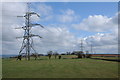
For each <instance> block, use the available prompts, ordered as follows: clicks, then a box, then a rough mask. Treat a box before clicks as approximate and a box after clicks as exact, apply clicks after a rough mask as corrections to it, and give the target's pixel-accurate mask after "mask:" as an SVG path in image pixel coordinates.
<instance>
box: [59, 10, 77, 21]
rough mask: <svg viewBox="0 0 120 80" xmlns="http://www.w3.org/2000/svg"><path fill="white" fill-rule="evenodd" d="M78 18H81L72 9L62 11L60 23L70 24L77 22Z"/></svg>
mask: <svg viewBox="0 0 120 80" xmlns="http://www.w3.org/2000/svg"><path fill="white" fill-rule="evenodd" d="M78 17H79V16H78V15H76V14H75V12H74V11H73V10H72V9H67V10H65V11H62V14H61V15H58V21H60V22H62V23H69V22H73V21H76V20H77V19H78Z"/></svg>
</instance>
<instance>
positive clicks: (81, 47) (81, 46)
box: [80, 39, 83, 52]
mask: <svg viewBox="0 0 120 80" xmlns="http://www.w3.org/2000/svg"><path fill="white" fill-rule="evenodd" d="M80 49H81V51H82V52H83V40H82V39H81V43H80Z"/></svg>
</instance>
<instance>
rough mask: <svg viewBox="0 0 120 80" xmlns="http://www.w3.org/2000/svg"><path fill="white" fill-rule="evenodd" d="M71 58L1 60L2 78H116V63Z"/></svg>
mask: <svg viewBox="0 0 120 80" xmlns="http://www.w3.org/2000/svg"><path fill="white" fill-rule="evenodd" d="M72 57H75V56H74V55H72V56H69V55H68V56H67V55H65V56H62V59H54V57H53V56H52V58H51V59H50V60H49V59H48V57H47V56H41V57H40V58H39V59H38V60H34V59H33V58H32V59H31V60H30V61H26V60H25V59H22V61H16V59H3V61H2V66H3V72H2V73H3V78H118V62H112V61H104V60H94V59H88V58H82V59H72Z"/></svg>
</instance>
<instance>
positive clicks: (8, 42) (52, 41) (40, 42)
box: [0, 2, 119, 55]
mask: <svg viewBox="0 0 120 80" xmlns="http://www.w3.org/2000/svg"><path fill="white" fill-rule="evenodd" d="M1 11H2V15H1V16H0V17H2V21H0V23H2V53H3V54H5V55H6V54H16V55H17V54H18V52H19V50H20V47H21V45H22V39H16V37H20V36H23V33H24V30H21V29H15V28H16V27H22V26H25V24H24V18H17V17H16V16H21V15H22V16H23V15H25V12H26V11H27V5H26V3H24V2H5V3H3V4H2V10H1ZM30 11H34V12H37V13H38V14H39V15H40V18H38V17H37V16H35V15H34V16H31V22H32V23H40V24H42V25H43V26H44V27H45V28H41V27H39V26H35V27H33V28H32V30H31V32H32V33H34V34H37V35H40V36H42V37H43V38H42V39H39V38H33V40H34V48H35V49H36V51H37V52H38V53H39V54H46V53H47V52H48V51H50V50H52V51H54V52H55V51H57V52H58V53H64V52H68V51H70V52H72V51H79V50H80V43H81V40H82V41H83V46H84V51H87V50H88V51H89V52H90V46H91V45H92V46H93V53H96V54H97V53H112V54H116V53H118V23H117V20H118V14H119V12H118V3H117V2H31V4H30Z"/></svg>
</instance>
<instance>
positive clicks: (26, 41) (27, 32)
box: [16, 3, 44, 60]
mask: <svg viewBox="0 0 120 80" xmlns="http://www.w3.org/2000/svg"><path fill="white" fill-rule="evenodd" d="M29 4H30V3H27V6H28V11H27V12H26V14H25V15H24V16H17V17H24V18H25V26H23V27H20V28H16V29H23V30H24V35H23V37H16V38H23V42H22V46H21V49H20V51H19V56H20V55H21V56H22V55H23V54H25V57H26V60H30V56H31V54H32V55H34V57H35V59H36V58H37V55H38V53H37V52H36V50H35V49H34V48H33V39H32V37H39V38H42V37H41V36H39V35H35V34H32V33H31V29H32V27H33V26H41V27H42V28H44V27H43V26H42V25H41V24H38V23H36V24H32V23H31V21H30V18H31V16H32V15H37V17H40V16H39V15H38V14H37V13H35V12H31V11H29V7H30V6H29ZM31 50H33V51H34V53H32V51H31ZM23 51H24V53H22V52H23Z"/></svg>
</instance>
